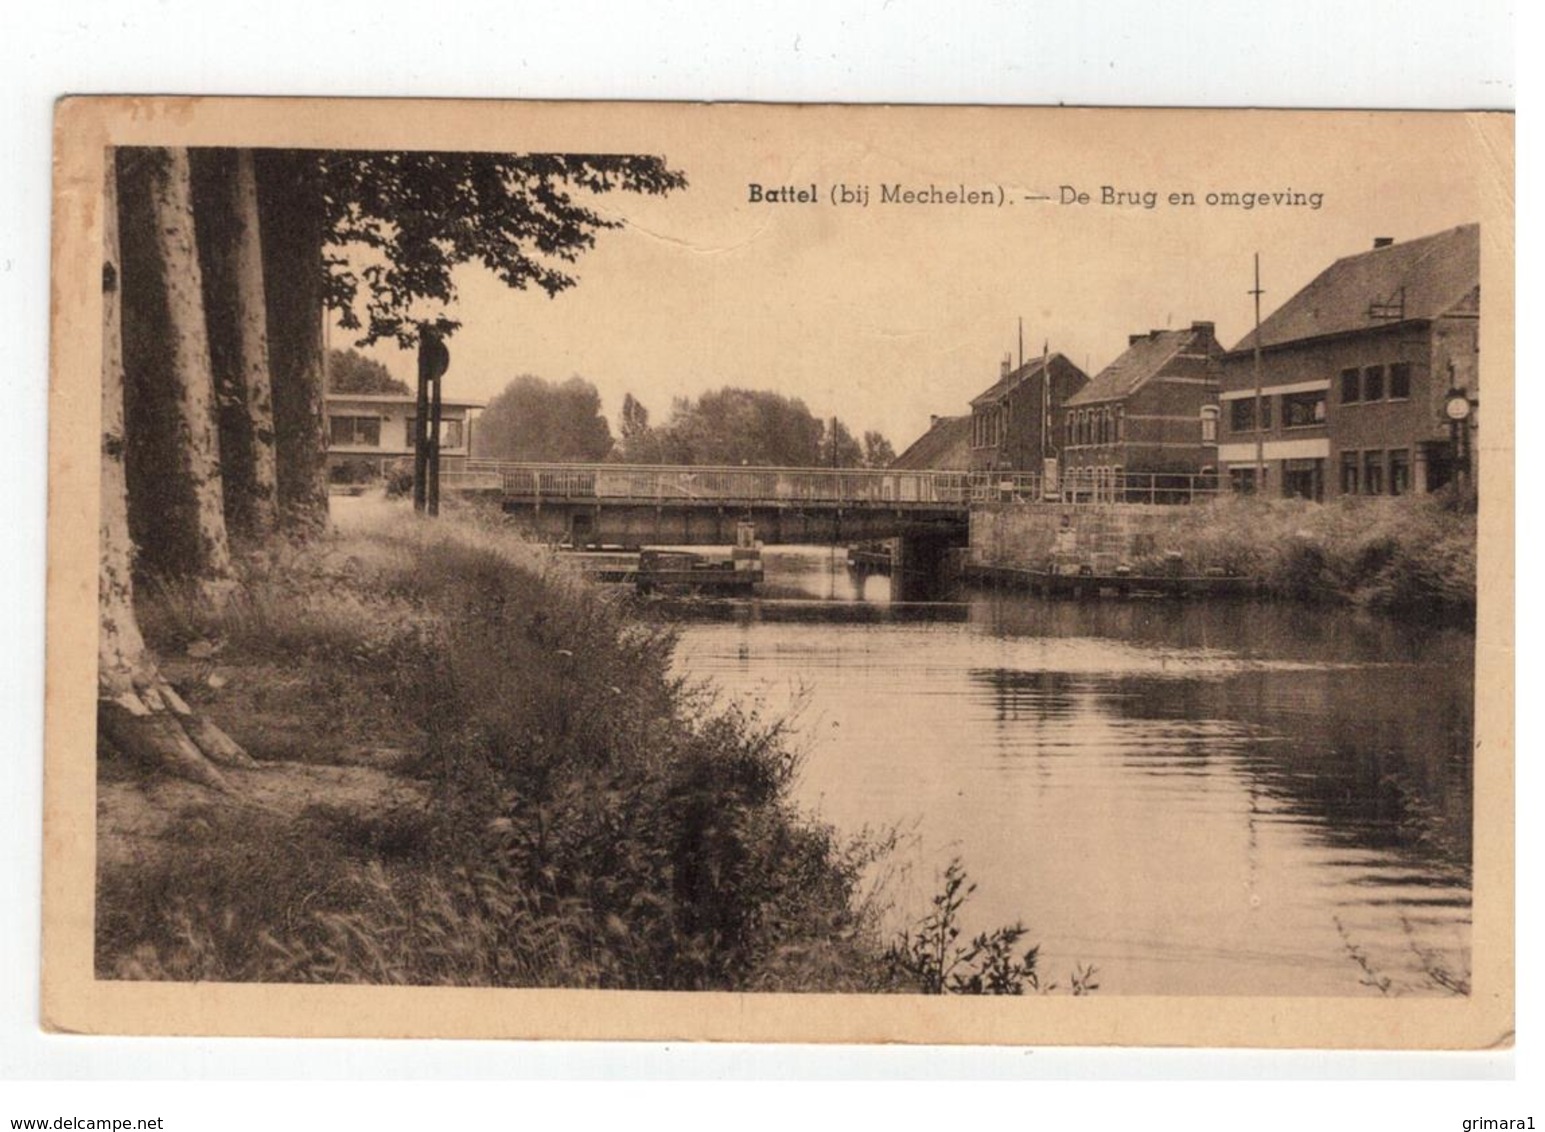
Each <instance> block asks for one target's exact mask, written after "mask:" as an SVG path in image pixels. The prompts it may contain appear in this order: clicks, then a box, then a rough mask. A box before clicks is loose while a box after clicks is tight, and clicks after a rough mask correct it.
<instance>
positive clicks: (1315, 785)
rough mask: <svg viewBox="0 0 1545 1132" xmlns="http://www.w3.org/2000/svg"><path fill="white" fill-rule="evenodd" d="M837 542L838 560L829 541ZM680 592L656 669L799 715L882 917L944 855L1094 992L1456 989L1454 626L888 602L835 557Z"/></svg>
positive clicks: (1459, 846) (1463, 973) (1458, 884)
mask: <svg viewBox="0 0 1545 1132" xmlns="http://www.w3.org/2000/svg"><path fill="white" fill-rule="evenodd" d="M839 553H840V552H839ZM765 563H766V567H767V585H766V586H765V587H764V596H762V597H760V598H758V599H754V600H749V601H736V602H705V603H683V607H682V610H681V611H680V619H681V643H680V646H679V649H678V652H677V665H678V668H679V670H680V671H681V672H683V673H684V674H687V675H689V676H691V677H693V678H707V679H709V680H711V681H712V682H713V683H714V684H715V685H716V686H717V687H718V689H719V690H720V693H721V695H723V696H726V697H734V698H737V699H739V700H742V701H744V702H749V703H755V704H757V705H760V708H761V710H763V711H764V712H765V713H767V714H769V715H777V714H781V713H786V712H788V711H790V710H796V711H797V712H798V742H799V744H800V746H801V749H802V750H803V753H804V759H803V764H802V770H801V775H800V780H799V784H798V798H799V801H800V802H801V804H802V805H804V806H805V807H806V808H807V809H809V810H811V811H813V812H814V813H816V814H818V815H819V816H820V817H821V818H822V819H823V820H825V821H829V822H831V823H832V824H834V825H835V826H836V827H837V828H838V829H840V830H842V831H844V832H845V833H849V834H854V833H857V832H859V831H861V830H863V829H865V828H866V827H867V828H870V829H880V828H894V829H896V830H898V831H900V832H901V835H902V836H901V841H900V844H899V846H898V847H897V849H896V850H895V851H894V852H893V853H891V854H890V856H889V857H888V859H887V862H886V864H885V865H884V866H883V867H882V868H883V872H884V879H885V887H884V894H885V897H886V898H887V899H888V901H889V902H890V903H891V904H892V905H893V911H892V912H891V917H892V926H893V927H894V926H895V925H896V924H898V923H900V922H901V918H902V917H903V915H904V914H913V915H916V914H920V913H921V911H923V910H926V908H927V904H928V898H929V896H930V895H931V894H932V893H933V892H934V891H935V890H936V887H937V885H936V880H937V876H938V874H939V872H940V871H942V869H943V867H944V866H945V864H946V863H947V862H948V861H949V860H951V859H952V858H959V860H960V861H961V862H962V863H963V865H964V866H965V868H966V870H967V872H968V873H969V875H970V878H971V880H972V881H974V882H975V883H976V884H977V886H978V887H977V890H976V892H975V893H974V894H973V895H972V897H971V900H970V902H969V904H968V905H967V907H966V910H965V916H966V921H965V926H966V928H967V930H968V931H973V932H974V931H977V930H981V929H983V928H988V927H994V926H997V925H1000V924H1007V923H1012V922H1013V921H1015V920H1022V921H1023V922H1024V923H1025V924H1026V925H1027V926H1028V928H1029V933H1028V935H1027V937H1026V942H1031V941H1034V942H1038V943H1039V944H1040V946H1041V952H1040V970H1041V973H1042V977H1043V978H1045V979H1051V980H1055V981H1058V982H1061V983H1062V984H1063V985H1064V986H1065V985H1066V981H1067V975H1068V973H1069V972H1070V971H1072V970H1073V969H1074V967H1075V966H1076V965H1087V964H1093V965H1094V966H1095V967H1096V968H1097V975H1096V981H1097V982H1098V984H1099V987H1100V990H1099V993H1101V994H1153V995H1163V994H1253V995H1295V994H1297V995H1380V994H1448V993H1453V992H1454V990H1455V989H1460V990H1463V989H1464V988H1465V987H1466V986H1467V984H1468V978H1469V939H1470V904H1471V896H1470V883H1471V869H1470V861H1471V832H1470V831H1471V812H1472V781H1473V774H1472V764H1471V735H1472V733H1473V709H1472V682H1473V673H1474V636H1473V634H1472V633H1470V632H1468V631H1467V630H1465V629H1459V628H1442V627H1429V626H1417V625H1411V624H1409V623H1401V622H1396V621H1393V620H1390V619H1386V618H1381V617H1375V616H1371V615H1361V614H1356V613H1352V612H1349V611H1347V610H1344V609H1330V608H1313V607H1305V606H1298V605H1288V604H1281V605H1277V604H1267V603H1255V602H1212V603H1205V602H1178V601H1168V600H1130V601H1117V600H1097V601H1091V602H1082V603H1080V602H1057V601H1053V602H1044V601H1041V600H1038V599H1036V598H1033V597H1030V596H1028V595H1024V594H1019V593H1014V592H1011V591H1001V592H988V591H981V592H971V593H967V594H965V595H962V596H963V598H964V600H961V601H959V602H953V603H940V604H929V605H909V604H893V603H891V602H890V600H889V582H888V580H887V579H886V578H884V577H870V578H868V579H867V580H865V581H864V582H863V583H862V584H860V583H859V582H857V581H856V580H855V579H854V578H853V577H852V576H851V575H849V574H848V572H847V570H846V568H845V566H844V564H843V563H842V562H841V561H840V560H839V559H837V558H836V556H834V555H833V553H832V552H831V551H830V550H829V549H827V548H777V549H773V548H769V549H768V550H767V552H766V554H765Z"/></svg>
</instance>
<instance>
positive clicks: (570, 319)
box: [330, 107, 1511, 451]
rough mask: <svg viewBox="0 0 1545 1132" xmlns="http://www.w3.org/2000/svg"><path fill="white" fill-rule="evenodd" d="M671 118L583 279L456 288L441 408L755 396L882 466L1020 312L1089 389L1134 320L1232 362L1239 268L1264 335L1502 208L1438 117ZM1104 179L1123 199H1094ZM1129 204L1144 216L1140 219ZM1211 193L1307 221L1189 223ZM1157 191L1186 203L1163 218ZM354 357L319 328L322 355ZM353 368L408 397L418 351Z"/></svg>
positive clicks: (637, 139) (1239, 211) (655, 125)
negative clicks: (836, 199)
mask: <svg viewBox="0 0 1545 1132" xmlns="http://www.w3.org/2000/svg"><path fill="white" fill-rule="evenodd" d="M673 110H674V112H673V113H662V114H659V115H657V116H656V117H655V118H648V117H646V118H644V119H642V121H643V122H644V123H645V128H642V129H640V128H637V127H636V125H635V126H630V127H629V129H628V131H627V133H626V137H627V139H628V141H629V142H630V143H631V144H632V145H633V146H635V147H636V152H644V153H653V154H659V155H662V156H664V157H665V158H666V160H667V162H668V163H669V164H670V165H671V166H672V167H674V168H677V169H680V170H681V171H683V172H684V173H685V174H686V176H687V179H688V187H687V188H686V189H684V190H681V191H678V192H675V193H672V194H670V195H669V196H666V197H637V196H633V195H631V194H622V193H618V194H613V195H610V196H607V197H603V198H600V199H599V200H598V201H597V203H598V205H599V206H600V208H601V209H602V210H603V211H605V212H607V213H608V214H609V215H614V216H617V217H619V218H621V219H622V220H624V221H625V226H624V227H623V228H620V229H615V230H608V231H602V232H600V233H599V234H598V238H597V244H596V247H595V248H594V249H592V250H591V251H589V252H587V253H585V254H584V255H583V257H582V258H581V260H580V261H579V262H578V264H577V265H576V266H575V268H574V273H575V274H576V275H577V278H578V284H577V286H575V287H574V288H572V289H570V290H569V291H566V292H564V293H562V294H560V295H559V296H558V297H557V298H555V299H549V298H547V297H546V296H545V295H544V294H542V293H540V292H518V291H512V290H509V289H508V288H506V287H505V286H504V285H503V284H501V283H500V282H499V281H498V280H496V279H494V278H493V276H492V275H490V274H489V273H488V272H486V271H485V270H483V269H482V268H480V267H466V268H462V269H459V270H458V272H457V274H456V284H457V288H458V300H457V302H456V304H455V306H454V308H453V310H452V314H453V316H454V317H457V318H459V319H461V320H462V322H463V324H464V325H463V326H462V328H461V330H460V331H459V332H458V333H457V334H456V336H455V337H454V338H453V339H452V340H451V342H450V348H451V355H452V362H451V368H450V371H449V373H448V374H447V376H446V394H447V396H452V397H469V398H489V397H492V396H493V395H494V394H496V393H497V392H498V391H499V390H500V389H501V388H503V386H504V384H505V383H506V382H508V381H509V380H510V379H511V378H513V377H515V376H517V375H520V374H526V373H530V374H536V375H538V376H541V377H544V378H548V379H551V380H562V379H565V378H568V377H569V376H571V375H576V374H577V375H579V376H581V377H584V378H586V379H587V380H589V381H591V382H593V383H594V384H595V385H596V386H597V387H598V388H599V390H600V392H601V396H602V402H603V409H604V411H605V412H606V414H607V415H608V417H609V418H610V419H611V421H612V422H613V426H614V429H615V424H616V420H617V416H618V412H619V409H620V406H621V402H622V399H623V396H624V395H625V394H626V393H630V392H631V393H632V394H633V395H634V396H636V397H638V398H639V399H640V400H642V401H643V403H644V404H645V405H646V406H647V407H648V408H649V410H650V411H651V414H652V416H653V419H654V420H655V421H657V422H659V421H663V420H664V419H665V418H666V416H667V415H668V413H669V409H670V404H671V401H672V399H673V398H675V397H690V396H696V395H698V394H700V393H702V392H703V391H705V390H708V389H713V388H717V387H719V386H723V385H736V386H745V387H750V388H758V389H775V390H778V391H780V392H782V393H785V394H787V395H790V396H796V397H799V398H802V399H803V400H804V401H805V403H806V404H807V405H808V406H809V407H810V409H811V410H812V412H814V413H815V414H816V415H817V416H821V417H827V416H829V415H832V414H836V415H837V416H840V417H841V418H842V419H843V420H844V421H845V422H846V423H847V424H848V425H849V427H851V428H853V429H854V430H855V431H859V432H861V431H863V430H865V429H878V430H879V431H881V432H883V433H884V434H885V435H886V436H888V437H889V438H890V439H891V440H892V442H893V443H894V444H895V446H896V448H897V450H898V451H899V450H900V449H902V448H904V447H905V446H906V445H907V444H908V443H910V442H911V441H912V440H914V439H915V438H916V437H917V436H918V435H920V434H921V433H922V432H923V431H925V430H926V429H927V427H928V424H929V418H930V416H931V415H933V414H940V415H946V414H958V413H963V412H967V411H969V410H968V402H969V400H970V398H971V397H973V396H974V395H976V394H977V393H979V392H981V391H982V390H983V389H985V388H987V387H988V386H989V385H991V384H992V383H993V381H995V380H996V378H997V376H998V372H999V362H1000V359H1001V358H1002V357H1003V356H1004V355H1005V354H1006V353H1010V354H1015V355H1017V352H1018V349H1019V347H1018V337H1019V332H1018V327H1019V320H1020V319H1023V324H1024V348H1025V351H1026V354H1027V355H1035V354H1037V353H1039V352H1040V350H1041V349H1042V348H1043V344H1045V345H1048V346H1049V348H1050V349H1051V350H1052V351H1054V352H1055V351H1060V352H1062V353H1064V354H1066V355H1067V356H1068V357H1070V358H1071V359H1072V360H1073V361H1074V362H1076V363H1077V364H1078V365H1080V366H1082V367H1083V368H1084V369H1085V370H1086V371H1087V372H1089V373H1090V374H1091V375H1093V374H1094V373H1096V372H1097V371H1098V370H1099V369H1100V368H1102V367H1104V366H1105V365H1107V364H1109V363H1110V362H1111V361H1112V360H1114V359H1115V358H1116V356H1117V355H1119V354H1120V353H1121V351H1122V350H1123V349H1124V348H1125V346H1126V343H1127V336H1128V335H1129V334H1132V333H1137V332H1141V331H1146V330H1149V329H1153V328H1161V327H1170V326H1185V325H1189V324H1190V323H1191V322H1192V321H1194V320H1207V321H1211V322H1214V323H1216V325H1217V334H1218V337H1219V339H1220V340H1221V341H1222V342H1223V343H1224V345H1225V346H1232V345H1234V344H1235V343H1236V342H1237V341H1238V340H1239V339H1240V338H1242V337H1243V336H1244V335H1245V334H1246V333H1247V332H1248V330H1249V329H1250V326H1251V323H1252V317H1253V312H1252V298H1251V296H1250V294H1249V292H1250V290H1251V288H1252V285H1253V277H1252V270H1253V267H1252V257H1253V255H1254V253H1256V252H1259V253H1260V257H1261V286H1262V288H1263V289H1264V292H1265V293H1264V295H1263V297H1262V317H1263V318H1264V317H1266V316H1267V315H1269V314H1270V312H1271V311H1272V310H1273V309H1275V308H1276V307H1277V306H1278V305H1280V304H1281V303H1283V302H1285V301H1286V300H1287V299H1288V298H1289V297H1291V295H1292V294H1293V293H1294V292H1295V291H1296V290H1297V289H1298V288H1300V287H1301V286H1303V285H1304V284H1305V283H1307V282H1308V281H1309V280H1310V279H1312V278H1313V277H1314V276H1315V275H1316V274H1317V273H1318V272H1319V271H1321V270H1323V269H1324V268H1325V267H1327V266H1328V265H1329V264H1330V263H1331V262H1332V261H1334V260H1335V259H1336V258H1338V257H1340V256H1343V255H1349V254H1354V253H1357V252H1360V251H1363V250H1366V249H1368V248H1369V247H1371V246H1372V241H1373V239H1374V238H1375V237H1376V236H1389V237H1393V238H1394V239H1396V240H1405V239H1409V238H1412V237H1415V236H1420V235H1425V234H1427V233H1430V232H1435V231H1439V230H1441V229H1443V228H1447V227H1451V226H1454V225H1456V224H1462V223H1467V222H1470V221H1474V220H1477V219H1479V218H1480V216H1481V214H1482V211H1483V209H1484V208H1485V207H1486V201H1487V198H1488V195H1490V196H1492V197H1495V196H1496V195H1497V194H1499V193H1503V192H1506V193H1511V181H1510V179H1507V178H1505V177H1503V176H1502V174H1501V173H1499V171H1498V170H1500V169H1502V168H1503V166H1499V165H1493V164H1492V163H1491V162H1490V160H1489V159H1488V158H1487V155H1486V150H1485V147H1484V146H1483V145H1481V144H1479V142H1478V140H1477V135H1476V133H1475V131H1474V130H1473V128H1472V126H1471V125H1470V124H1469V123H1467V122H1466V121H1465V120H1464V119H1462V118H1460V117H1458V116H1443V115H1434V114H1419V113H1372V114H1370V113H1347V114H1322V115H1304V114H1284V113H1280V112H1267V111H1183V112H1176V111H1093V110H1061V111H1056V110H1041V111H1022V110H1020V111H997V110H992V109H981V108H977V109H969V108H955V109H947V110H942V111H941V110H922V109H918V108H902V109H886V108H867V109H865V110H863V111H859V112H844V111H843V110H842V109H841V108H836V109H834V108H829V107H824V108H812V107H806V108H799V107H782V108H746V107H740V108H731V107H677V108H673ZM550 136H551V135H550V134H549V135H548V137H550ZM544 140H546V139H544ZM583 140H584V142H585V143H586V144H587V145H589V144H592V143H593V141H594V139H593V138H591V137H589V136H586V137H584V138H583ZM548 144H551V142H548ZM1504 181H1505V184H1504V183H1503V182H1504ZM753 184H755V185H760V186H762V187H763V195H764V196H765V195H766V194H767V190H770V189H776V188H782V187H783V186H793V187H795V188H805V189H808V188H810V187H811V186H814V192H815V196H816V197H817V202H816V203H794V202H782V201H780V202H776V203H768V202H765V201H763V202H753V201H752V200H751V197H752V195H753V193H752V190H751V189H750V186H751V185H753ZM841 185H845V186H848V187H849V188H850V189H854V190H856V189H857V188H858V187H859V186H865V187H867V189H868V192H869V197H868V206H867V207H858V206H856V205H840V206H839V205H834V204H833V203H831V200H832V192H833V188H834V186H841ZM885 185H891V186H896V185H899V186H902V187H903V188H909V189H922V190H927V189H928V188H929V186H936V187H937V188H938V189H939V190H941V191H946V192H947V191H949V190H951V189H956V188H958V187H960V186H964V187H965V188H966V189H967V190H979V191H982V192H985V193H988V194H990V195H992V196H993V197H994V198H995V199H1001V200H1003V201H1005V202H1006V203H1004V204H1001V205H999V204H996V203H995V204H993V205H991V206H982V205H969V204H949V203H943V204H907V203H884V202H882V200H881V199H880V198H881V192H882V186H885ZM1107 186H1108V187H1109V188H1110V190H1112V191H1113V192H1116V193H1124V194H1132V195H1135V196H1136V198H1137V200H1138V201H1139V203H1135V204H1134V203H1128V202H1127V201H1126V200H1123V202H1122V203H1102V200H1103V199H1105V198H1106V196H1107V194H1106V193H1105V188H1106V187H1107ZM1069 190H1071V194H1070V193H1069ZM1149 192H1152V193H1155V194H1157V197H1156V198H1148V199H1151V200H1154V201H1155V203H1154V206H1153V207H1145V206H1144V204H1143V203H1141V202H1142V200H1143V194H1145V193H1149ZM1212 192H1234V193H1246V192H1255V193H1268V194H1269V193H1282V192H1294V193H1298V194H1321V195H1320V198H1319V199H1320V201H1321V204H1320V207H1319V208H1314V207H1312V206H1310V205H1308V204H1299V205H1296V206H1292V205H1262V206H1258V207H1255V208H1251V209H1246V208H1243V207H1239V206H1237V205H1232V206H1231V205H1225V204H1217V205H1209V204H1208V203H1207V200H1208V194H1209V193H1212ZM1077 193H1087V194H1088V198H1087V199H1088V203H1076V200H1077V197H1076V194H1077ZM1172 193H1191V194H1193V198H1194V200H1195V202H1196V203H1195V204H1191V205H1182V204H1173V205H1172V204H1171V203H1170V194H1172ZM1070 196H1071V198H1072V200H1073V201H1074V202H1073V203H1063V202H1064V200H1065V199H1067V198H1069V197H1070ZM1033 197H1047V198H1050V199H1042V200H1036V199H1030V198H1033ZM1484 246H1485V240H1484V233H1483V247H1484ZM352 340H353V336H352V335H351V334H349V333H348V332H346V331H343V330H340V329H336V328H334V329H333V330H332V331H331V336H330V341H331V344H332V345H334V346H339V347H342V346H348V345H350V344H352ZM366 352H367V353H369V354H370V355H371V356H373V357H375V358H377V359H378V360H380V361H382V362H383V363H385V364H386V365H387V366H388V367H389V368H390V369H391V370H392V372H393V373H394V374H396V375H397V376H399V377H401V378H403V379H404V380H407V381H409V382H410V383H411V381H412V379H413V376H414V373H415V362H414V357H413V355H412V354H410V353H407V352H404V351H401V350H399V349H398V348H397V347H396V346H395V345H392V344H384V345H379V346H376V347H373V348H371V349H369V350H367V351H366Z"/></svg>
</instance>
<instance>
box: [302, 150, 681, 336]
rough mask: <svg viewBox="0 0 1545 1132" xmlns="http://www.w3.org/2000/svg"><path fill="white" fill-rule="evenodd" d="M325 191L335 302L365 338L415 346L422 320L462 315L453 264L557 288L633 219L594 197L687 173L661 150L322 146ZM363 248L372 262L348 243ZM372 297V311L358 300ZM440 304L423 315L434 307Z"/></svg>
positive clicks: (519, 283)
mask: <svg viewBox="0 0 1545 1132" xmlns="http://www.w3.org/2000/svg"><path fill="white" fill-rule="evenodd" d="M316 161H317V164H318V172H319V181H320V185H321V189H322V194H323V197H324V200H325V239H326V242H327V244H328V245H329V248H330V249H331V250H330V252H329V254H328V255H327V256H326V257H325V270H326V272H327V301H328V305H329V306H331V307H333V308H334V309H336V310H338V311H339V312H340V321H341V322H342V323H343V325H344V327H345V328H347V329H350V330H362V331H363V332H364V333H363V336H362V338H361V344H368V343H370V342H375V341H378V340H380V339H383V338H393V339H395V340H396V341H397V342H398V343H399V344H400V345H402V346H404V347H409V346H412V345H414V344H415V343H416V342H417V339H418V326H419V324H420V322H421V321H423V322H426V323H428V324H430V325H433V326H434V327H435V328H436V329H437V330H438V331H439V332H440V333H441V334H442V335H446V334H449V333H451V332H452V331H454V330H455V329H456V328H457V326H459V325H460V324H459V323H458V322H457V321H456V320H454V319H452V318H450V317H449V316H448V315H447V314H446V313H445V308H447V307H448V306H449V305H450V304H451V303H452V302H453V300H454V299H455V297H456V289H455V285H454V283H453V282H452V279H451V272H452V269H453V268H455V267H457V266H459V265H461V264H466V263H479V264H482V265H483V266H484V267H486V268H487V269H488V270H489V271H491V272H493V273H494V275H495V276H497V277H498V278H499V279H500V280H501V281H503V282H504V283H505V284H506V285H508V286H510V287H513V288H516V289H518V290H525V289H526V288H528V287H530V286H533V285H534V286H536V287H539V288H541V289H542V290H543V291H545V292H546V293H547V294H548V296H554V295H557V294H558V293H559V292H560V291H563V290H566V289H567V288H569V287H572V286H573V285H574V283H575V282H576V280H575V277H574V276H573V275H572V274H571V273H570V270H569V266H570V265H571V264H574V263H575V262H577V261H578V259H579V256H580V254H581V253H582V252H584V251H586V250H588V249H589V248H591V247H594V246H595V238H596V233H597V232H599V231H601V230H603V229H607V228H619V227H621V226H622V225H623V223H624V222H623V221H622V220H621V219H620V218H617V217H614V216H605V215H603V214H601V213H600V212H597V211H596V210H595V208H593V207H591V204H590V203H589V198H591V197H594V196H597V195H600V194H604V193H609V192H613V191H622V192H630V193H647V194H650V195H656V196H657V195H662V194H664V193H668V192H670V191H672V190H674V189H680V188H684V187H685V186H686V183H687V180H686V177H685V175H684V174H682V173H680V172H678V171H675V170H673V169H670V168H668V167H667V166H666V164H665V161H664V160H663V159H662V158H659V157H647V156H639V155H603V154H493V153H401V152H371V151H361V150H325V151H317V153H316ZM358 249H363V250H364V252H365V254H364V256H363V257H357V258H360V259H362V260H363V261H364V266H356V264H355V259H356V257H354V256H351V255H348V254H344V253H346V252H348V251H351V250H358ZM361 298H363V300H364V310H365V315H364V318H361V317H360V316H359V314H358V312H357V309H356V308H357V304H358V301H359V300H360V299H361ZM426 306H428V307H430V308H438V309H439V312H440V313H439V314H438V315H436V316H435V317H433V318H425V317H424V316H423V314H422V312H423V310H424V308H425V307H426Z"/></svg>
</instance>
